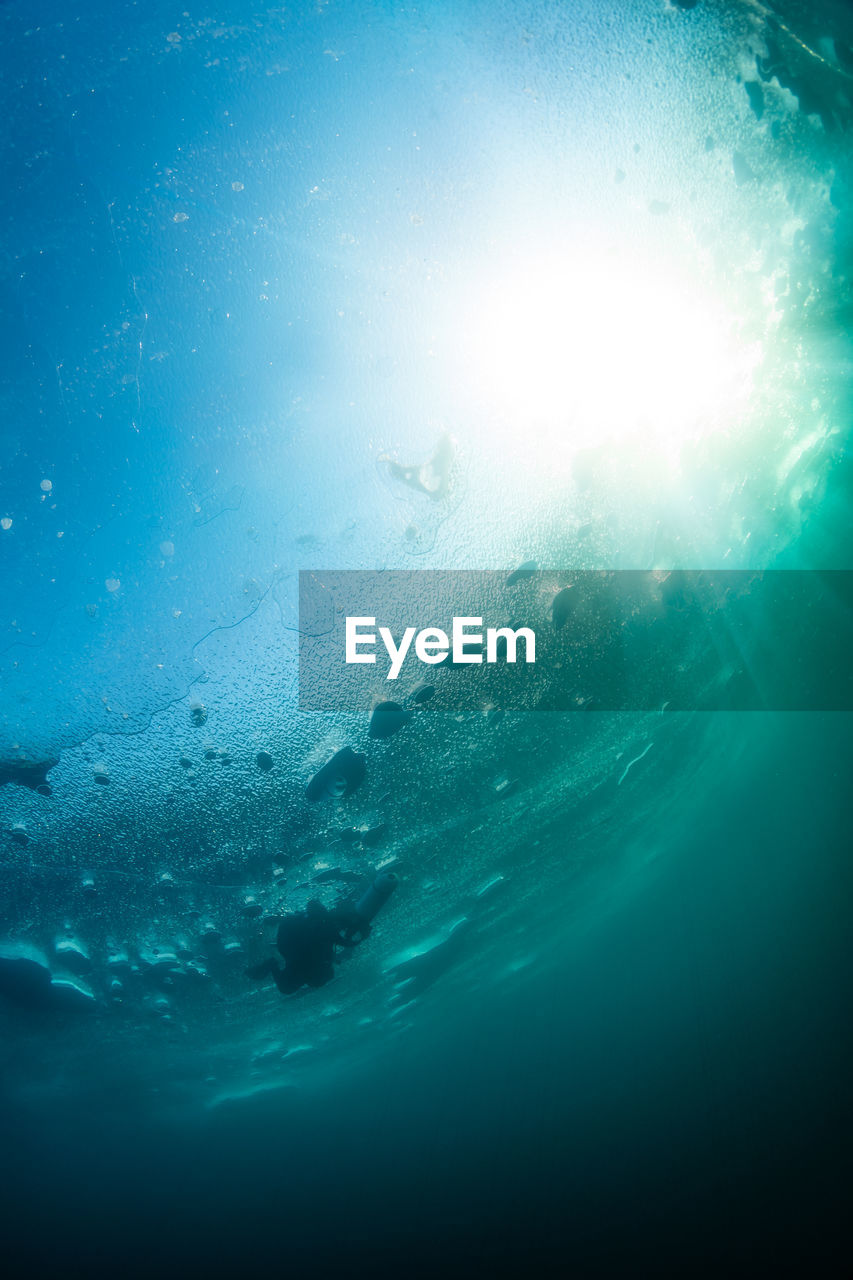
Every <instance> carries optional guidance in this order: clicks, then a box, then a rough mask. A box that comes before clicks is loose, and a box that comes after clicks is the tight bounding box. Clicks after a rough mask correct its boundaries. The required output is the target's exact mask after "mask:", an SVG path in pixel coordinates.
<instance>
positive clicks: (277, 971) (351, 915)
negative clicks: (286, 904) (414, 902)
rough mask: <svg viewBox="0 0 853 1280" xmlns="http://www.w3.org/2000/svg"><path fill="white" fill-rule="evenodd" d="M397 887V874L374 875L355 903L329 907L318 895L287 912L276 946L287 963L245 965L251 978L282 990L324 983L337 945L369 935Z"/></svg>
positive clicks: (285, 992) (286, 992) (284, 992)
mask: <svg viewBox="0 0 853 1280" xmlns="http://www.w3.org/2000/svg"><path fill="white" fill-rule="evenodd" d="M396 887H397V877H396V876H395V875H393V874H390V873H387V872H386V873H384V874H382V875H379V876H377V877H376V879H375V880H374V881H373V883H372V884H371V885H370V887H369V888H368V889H367V891H366V892H365V893H364V894H363V895H362V897H361V898H360V899H359V900H358V902H356V903H352V902H344V903H340V904H339V905H338V906H336V907H333V908H331V910H330V909H328V908H327V907H324V906H323V904H322V902H319V901H318V900H317V899H316V898H312V900H311V901H310V902H309V903H308V904H307V906H306V907H305V910H304V911H296V912H292V913H291V914H290V915H286V916H285V917H284V919H283V920H282V922H281V924H280V925H279V927H278V936H277V937H276V948H277V950H278V951H279V953H280V955H281V956H282V957H283V959H284V968H283V969H282V967H281V966H280V965H279V964H278V962H277V961H276V960H274V959H272V958H271V959H269V960H264V961H263V962H262V963H261V964H257V965H253V966H252V967H251V968H250V969H247V970H246V976H247V977H249V978H255V979H257V978H266V977H270V978H272V980H273V982H274V983H275V985H276V986H277V987H278V989H279V991H280V992H281V994H282V995H292V994H293V993H294V992H296V991H298V990H299V989H300V987H323V986H325V985H326V983H327V982H331V980H332V978H333V977H334V976H335V968H334V961H335V955H336V951H337V948H338V947H345V948H348V949H349V948H352V947H355V946H357V945H358V944H359V942H363V941H364V940H365V938H367V937H369V935H370V931H371V920H372V919H373V917H374V916H375V915H376V913H377V911H379V909H380V908H381V907H382V906H384V904H385V903H386V902H387V901H388V899H389V898H390V896H391V894H392V893H393V892H394V889H395V888H396Z"/></svg>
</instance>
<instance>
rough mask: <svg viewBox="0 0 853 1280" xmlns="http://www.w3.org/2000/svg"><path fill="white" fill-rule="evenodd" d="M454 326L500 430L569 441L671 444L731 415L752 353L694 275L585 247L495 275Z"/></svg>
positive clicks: (756, 350) (747, 384) (551, 442)
mask: <svg viewBox="0 0 853 1280" xmlns="http://www.w3.org/2000/svg"><path fill="white" fill-rule="evenodd" d="M464 335H465V336H464V338H463V343H464V345H465V348H466V349H465V359H466V365H467V371H468V376H469V377H470V378H471V379H472V380H473V382H474V387H475V391H476V394H477V396H478V398H479V399H481V400H485V401H486V402H487V403H488V402H491V403H492V405H493V406H494V409H495V410H496V411H497V414H498V416H499V419H502V420H503V423H504V424H505V426H506V427H508V428H509V429H510V430H512V431H518V430H519V429H522V430H527V431H530V432H531V433H532V438H533V439H535V441H536V443H537V444H540V445H545V446H548V447H555V446H563V447H564V448H567V449H568V450H569V451H570V452H574V451H575V450H576V449H578V448H585V447H588V446H590V445H598V444H603V443H606V442H608V441H609V442H613V441H623V440H628V439H630V438H637V441H638V443H641V444H642V445H644V446H648V445H651V446H656V447H658V448H659V449H660V450H661V451H662V452H665V453H671V452H673V451H676V452H677V448H678V446H679V445H680V444H681V443H682V442H683V441H684V440H686V439H689V438H692V437H695V436H698V435H700V434H703V433H704V432H706V431H709V430H725V429H727V428H729V427H731V426H732V424H733V423H734V421H735V419H736V418H737V415H738V412H739V411H740V410H743V409H744V408H745V406H746V402H747V399H748V397H749V392H750V388H751V385H752V373H753V370H754V369H755V367H756V365H757V363H758V361H759V359H760V355H761V352H760V346H759V344H757V343H755V342H752V343H750V344H746V343H743V342H739V341H738V334H737V325H736V323H735V320H734V317H732V316H731V315H730V314H728V312H727V310H726V308H725V306H724V305H723V303H722V301H721V300H720V299H719V298H717V297H714V296H713V295H709V294H708V292H707V289H706V288H705V287H704V286H703V285H702V284H701V283H700V281H699V280H698V277H695V278H691V277H689V276H688V275H687V274H683V273H679V271H678V270H677V269H675V267H674V265H671V264H670V265H661V264H657V263H654V264H653V263H651V262H642V263H637V262H633V263H627V262H624V261H621V260H620V259H619V258H618V257H616V256H610V257H608V256H606V255H601V256H595V254H594V253H593V254H591V255H588V256H586V257H584V256H583V255H580V254H579V255H578V256H577V257H576V258H575V257H572V258H566V257H565V256H559V255H551V256H547V257H542V258H539V259H538V260H535V261H527V262H521V263H517V264H516V265H514V266H513V267H512V268H511V269H509V270H507V271H506V272H505V273H502V274H501V275H500V276H497V275H496V276H495V277H494V278H492V280H491V281H490V282H489V284H488V285H487V287H486V288H485V289H484V290H483V293H482V294H481V296H480V297H479V298H478V299H476V301H475V303H474V305H472V307H471V308H470V310H469V312H468V314H467V316H466V317H465V320H464ZM493 421H494V419H493Z"/></svg>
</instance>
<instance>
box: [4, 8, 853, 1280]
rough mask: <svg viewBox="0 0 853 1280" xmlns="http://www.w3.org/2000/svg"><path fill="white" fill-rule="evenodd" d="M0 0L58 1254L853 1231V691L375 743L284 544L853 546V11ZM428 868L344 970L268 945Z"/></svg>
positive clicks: (216, 1260) (446, 729)
mask: <svg viewBox="0 0 853 1280" xmlns="http://www.w3.org/2000/svg"><path fill="white" fill-rule="evenodd" d="M0 26H1V27H2V49H3V53H2V55H0V56H2V58H3V59H4V69H5V70H6V75H5V76H4V77H3V80H2V88H0V93H2V95H3V119H4V121H5V123H6V129H5V130H4V147H3V160H2V164H3V182H2V183H0V226H2V248H3V252H2V258H0V298H1V299H2V307H0V325H2V339H3V351H4V357H5V358H4V360H3V361H2V368H0V398H2V416H0V421H1V422H2V460H1V461H0V526H2V527H0V557H2V558H1V559H0V572H2V581H3V594H2V599H3V609H2V610H0V669H2V691H3V693H2V702H1V703H0V764H2V771H0V777H2V778H3V779H4V780H3V782H2V785H0V886H2V890H1V891H0V892H1V893H2V898H0V903H1V904H2V909H1V910H0V916H1V917H2V918H0V980H2V982H3V983H5V985H3V990H4V991H5V993H6V994H5V996H3V997H0V1026H2V1049H0V1053H2V1058H0V1061H2V1066H3V1118H4V1124H5V1126H6V1128H7V1133H8V1141H7V1144H6V1158H5V1160H4V1162H3V1164H4V1198H3V1203H4V1208H5V1209H6V1211H7V1216H8V1226H7V1227H6V1230H7V1233H8V1239H9V1240H10V1242H11V1243H10V1249H11V1250H13V1251H15V1252H18V1253H20V1255H21V1257H22V1260H23V1261H22V1271H21V1273H22V1274H26V1273H27V1269H29V1271H31V1272H33V1273H36V1274H38V1273H39V1272H40V1269H42V1268H43V1267H44V1266H45V1265H47V1264H51V1265H54V1266H55V1265H56V1262H57V1260H61V1261H62V1264H63V1265H64V1266H65V1267H66V1268H71V1269H73V1268H77V1269H78V1270H80V1271H81V1272H83V1273H86V1274H95V1273H97V1272H98V1271H99V1269H100V1268H101V1267H103V1269H104V1271H105V1272H106V1271H107V1270H110V1271H112V1270H114V1269H115V1267H116V1265H118V1264H119V1263H121V1265H123V1266H130V1265H131V1264H130V1263H129V1262H128V1259H129V1258H131V1257H133V1258H134V1259H136V1260H138V1261H139V1262H140V1265H142V1264H143V1263H145V1264H147V1265H150V1267H152V1268H155V1269H156V1268H159V1269H160V1270H161V1271H162V1272H163V1273H165V1274H179V1273H181V1272H185V1273H187V1274H202V1273H203V1274H206V1275H211V1274H218V1273H219V1271H220V1270H223V1271H224V1270H225V1269H227V1268H229V1267H230V1268H231V1269H233V1268H235V1267H238V1266H239V1267H243V1268H245V1267H248V1266H253V1267H255V1268H257V1269H265V1268H268V1267H269V1268H270V1269H272V1268H275V1267H278V1268H282V1267H284V1266H286V1265H287V1264H288V1263H290V1264H296V1263H298V1264H299V1265H302V1266H306V1267H308V1268H309V1271H311V1272H312V1273H314V1274H326V1273H328V1274H331V1273H332V1272H333V1271H335V1272H336V1271H338V1270H339V1269H340V1267H341V1266H347V1267H348V1268H349V1269H350V1270H355V1271H356V1272H360V1271H361V1270H366V1269H368V1268H371V1269H373V1270H376V1269H377V1268H379V1269H380V1270H387V1271H388V1272H389V1274H391V1273H393V1274H398V1273H399V1272H400V1271H401V1270H404V1269H405V1270H409V1271H413V1272H417V1271H418V1270H419V1269H424V1270H426V1269H428V1268H436V1267H438V1266H439V1265H440V1266H442V1267H443V1268H444V1269H445V1270H447V1271H448V1272H449V1273H450V1274H454V1273H462V1272H465V1273H470V1272H473V1273H474V1274H478V1273H479V1272H480V1271H482V1272H483V1274H490V1273H493V1272H495V1271H500V1270H501V1269H506V1270H507V1271H508V1272H509V1273H514V1274H517V1273H519V1272H520V1271H522V1270H523V1271H525V1272H526V1271H529V1270H531V1269H532V1271H533V1273H534V1274H565V1271H566V1268H567V1267H568V1268H569V1269H570V1270H571V1269H572V1268H573V1269H574V1271H575V1273H576V1274H579V1275H587V1274H590V1275H595V1274H612V1275H657V1274H669V1273H673V1274H682V1275H683V1274H744V1275H746V1274H749V1275H756V1274H768V1275H770V1274H774V1275H775V1274H778V1273H779V1271H780V1270H781V1269H783V1268H784V1267H789V1268H791V1269H793V1270H794V1272H795V1273H797V1274H818V1275H836V1274H837V1275H842V1274H845V1267H844V1250H843V1244H842V1241H843V1227H844V1215H843V1208H844V1202H845V1194H846V1192H847V1191H848V1190H849V1175H848V1174H847V1173H846V1170H845V1163H844V1153H845V1149H846V1146H847V1145H848V1144H847V1138H848V1136H849V1120H850V1104H849V1100H848V1089H847V1083H846V1078H845V1065H846V1062H847V1060H848V1057H849V1047H850V1045H849V1016H848V1014H847V1009H848V1007H849V997H850V991H849V986H850V983H849V973H850V954H849V951H850V948H849V941H848V935H849V919H850V913H849V908H850V893H851V887H853V886H851V878H850V870H849V859H848V858H847V856H846V848H847V844H848V843H849V837H848V835H847V827H848V818H849V802H848V799H847V790H848V779H849V775H850V762H851V739H850V732H851V731H850V725H849V716H848V715H846V714H840V713H825V714H820V715H817V714H807V713H798V714H787V715H785V714H776V713H772V712H764V713H761V712H758V713H750V714H739V715H735V714H726V713H715V714H703V713H689V712H684V713H677V714H675V713H671V712H669V713H667V712H666V711H664V710H661V711H657V710H656V711H654V712H648V713H609V712H603V711H602V712H592V713H559V714H558V713H550V714H545V713H539V712H519V711H511V710H508V711H507V712H506V714H505V715H504V717H503V718H502V719H501V718H496V717H495V716H494V714H493V713H494V710H495V708H493V707H492V706H490V705H489V704H488V700H487V699H484V701H483V705H482V706H481V707H478V708H476V709H475V710H474V711H471V710H470V709H466V710H465V711H464V712H461V711H458V710H456V709H454V708H453V707H452V706H450V705H449V704H448V702H447V701H445V703H444V704H443V705H442V702H441V698H440V697H437V698H436V700H435V705H434V706H433V705H432V704H430V706H429V708H427V707H426V706H425V707H424V708H423V709H422V710H419V712H418V715H417V716H416V717H415V718H414V719H413V720H412V722H411V723H410V724H407V725H406V726H404V727H403V729H401V730H400V732H399V733H397V734H395V735H394V736H393V737H392V738H390V739H388V740H387V741H383V740H379V741H377V740H374V739H371V738H370V737H369V736H368V724H369V718H370V710H371V707H370V706H365V708H364V712H363V714H352V713H349V712H348V713H346V714H344V713H342V712H338V713H335V712H332V711H323V712H307V711H300V710H299V707H298V694H299V689H298V670H297V655H298V638H299V636H298V631H299V616H298V592H297V576H298V572H299V571H300V570H346V569H359V570H377V569H493V570H501V571H509V570H510V569H512V568H514V567H515V566H516V565H518V564H519V563H521V562H523V561H527V560H530V559H535V560H536V561H537V562H538V563H539V564H540V565H543V566H546V567H547V568H549V569H553V570H557V571H559V570H565V571H570V570H577V569H588V568H640V569H657V570H660V571H661V572H662V573H665V571H666V570H668V569H674V568H676V569H677V568H714V569H738V568H750V569H765V568H787V569H829V568H832V569H840V568H845V569H846V568H850V567H851V564H850V536H849V511H850V498H851V474H850V464H849V460H848V455H847V436H848V432H849V422H850V414H849V410H850V396H849V379H850V369H851V358H850V348H849V333H848V329H849V318H850V287H849V275H850V262H851V240H850V226H851V222H850V195H851V161H850V147H849V130H850V113H851V92H853V52H851V49H853V33H851V27H850V14H849V10H848V9H847V7H846V6H845V5H843V4H837V5H833V4H817V5H809V6H806V5H799V4H794V3H776V4H774V5H772V6H770V5H759V4H753V3H727V2H725V0H719V2H718V3H713V2H712V0H700V3H698V4H696V5H695V6H692V7H691V6H688V5H684V4H669V3H667V0H638V3H636V4H632V5H630V6H628V5H624V4H620V3H616V0H600V2H598V3H592V0H575V2H574V3H572V4H542V3H533V2H531V3H527V4H523V5H512V6H502V5H497V6H496V5H485V4H479V3H471V4H464V5H444V4H434V5H428V6H425V7H422V8H415V7H405V6H392V5H388V4H384V3H376V4H364V3H361V2H356V0H352V2H351V3H340V4H334V3H328V4H326V3H319V4H307V3H306V4H304V5H303V4H299V5H295V6H293V7H290V8H282V7H274V6H269V7H268V6H262V5H258V6H253V5H247V4H245V3H231V4H223V5H219V6H217V7H216V8H215V9H202V10H192V11H191V12H190V11H188V12H187V13H185V12H184V11H183V10H180V9H179V8H176V7H174V6H168V5H166V4H162V3H160V0H155V2H154V3H151V4H148V5H147V6H145V7H144V8H141V7H140V6H136V5H133V4H120V5H118V6H116V5H112V6H106V5H102V4H99V3H95V2H93V3H89V4H86V5H84V6H82V7H81V8H80V9H79V10H78V11H75V12H73V13H69V12H68V11H67V8H66V7H65V6H60V5H57V4H53V3H48V2H47V0H44V2H42V3H37V4H35V5H29V6H26V5H24V4H23V3H21V2H20V0H7V3H5V4H3V5H2V6H0ZM540 605H541V614H542V618H543V620H547V617H548V607H549V605H550V599H546V598H544V597H543V599H542V600H541V602H540ZM783 642H784V638H780V643H783ZM451 678H452V677H451ZM381 696H385V694H384V693H382V694H381ZM345 746H350V747H352V748H353V749H354V750H356V751H358V752H364V753H365V755H366V776H365V781H364V783H363V785H362V786H361V787H360V788H359V789H358V790H357V791H356V792H355V794H353V795H351V796H349V797H347V798H343V799H334V798H329V799H326V800H323V801H322V802H321V803H319V804H316V805H312V804H309V803H308V802H307V801H306V798H305V786H306V784H307V782H308V781H309V780H310V778H311V777H312V776H313V775H314V774H315V773H316V772H317V770H318V769H319V768H320V767H321V766H322V765H324V764H325V762H326V761H327V760H328V759H329V758H330V757H331V756H332V755H333V754H334V753H335V752H336V751H338V750H340V749H341V748H342V747H345ZM261 753H266V756H264V757H263V759H264V763H263V764H260V763H259V760H260V759H261ZM267 757H268V758H269V759H271V760H272V767H269V766H268V765H267V763H266V760H267ZM39 765H41V769H39ZM27 769H30V772H29V773H27V772H26V770H27ZM22 780H23V782H25V783H28V784H30V785H21V782H22ZM39 786H40V787H41V790H39ZM365 836H366V837H367V838H366V839H365V838H363V837H365ZM383 866H384V867H388V868H393V869H394V871H395V872H396V873H397V874H398V876H399V878H400V884H399V888H398V890H397V892H396V893H395V895H394V898H393V899H392V901H391V902H390V903H389V905H388V907H387V908H386V909H385V910H384V911H383V913H382V914H381V916H380V917H379V918H378V920H377V922H376V926H375V929H374V932H373V934H372V936H371V938H370V939H369V940H368V941H367V942H366V943H365V944H364V945H362V946H360V947H358V948H356V949H355V951H354V953H353V954H352V955H351V956H349V957H348V958H346V959H345V960H344V961H342V962H341V963H340V965H339V966H338V969H337V973H336V977H335V980H334V982H332V983H330V984H329V985H328V986H326V987H323V988H321V989H319V990H317V991H303V992H302V993H301V994H300V995H298V996H296V997H291V998H288V999H282V997H281V996H279V994H278V993H277V992H276V991H275V990H274V989H273V988H272V987H269V988H265V987H262V986H259V985H258V984H253V983H251V982H250V981H249V980H248V979H247V978H246V976H245V969H246V967H247V965H249V964H251V963H253V962H256V961H257V959H258V957H259V956H262V955H264V954H266V951H265V948H267V947H268V945H269V942H270V939H271V937H272V936H274V932H275V925H276V922H277V920H278V918H280V916H281V914H282V913H286V912H287V911H289V910H294V909H298V908H300V907H301V906H303V905H304V904H305V902H306V901H307V900H308V899H309V898H310V897H312V896H318V895H319V896H320V897H321V898H322V899H323V900H324V901H325V902H326V903H327V905H332V904H333V903H334V902H336V901H337V900H338V899H339V898H340V897H341V896H342V895H345V894H347V893H349V892H351V891H352V889H353V886H363V885H364V884H366V883H367V882H368V880H369V877H370V875H372V874H373V872H374V871H375V870H376V868H379V867H383ZM22 957H28V958H29V959H30V962H31V963H32V964H33V965H37V966H38V967H39V971H40V972H41V974H42V976H43V978H44V981H45V982H46V981H47V976H46V975H47V972H48V971H49V973H50V976H51V979H52V982H51V986H50V999H49V1000H48V1001H47V1007H42V1006H40V1007H32V1006H33V1003H34V1002H33V1001H32V1000H30V999H28V998H27V996H26V993H24V994H23V996H22V993H21V991H20V990H18V991H17V995H18V999H17V1001H16V1000H13V999H10V998H9V996H10V984H12V985H14V983H13V978H11V977H10V978H8V979H4V978H3V975H4V974H7V975H8V974H14V973H16V972H19V971H17V970H14V969H13V968H12V967H11V966H13V964H14V962H15V960H16V959H17V960H20V959H21V958H22ZM31 972H32V971H31ZM11 994H12V995H14V994H15V991H14V990H12V991H11ZM42 1005H43V1002H42ZM46 1221H47V1222H49V1223H50V1224H51V1229H50V1230H48V1231H46V1230H45V1228H44V1223H45V1222H46ZM121 1260H124V1261H123V1262H121Z"/></svg>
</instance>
